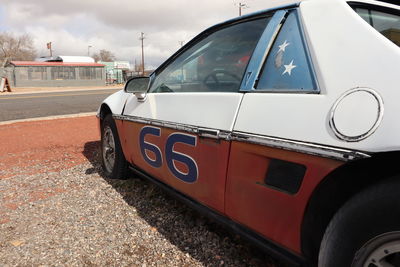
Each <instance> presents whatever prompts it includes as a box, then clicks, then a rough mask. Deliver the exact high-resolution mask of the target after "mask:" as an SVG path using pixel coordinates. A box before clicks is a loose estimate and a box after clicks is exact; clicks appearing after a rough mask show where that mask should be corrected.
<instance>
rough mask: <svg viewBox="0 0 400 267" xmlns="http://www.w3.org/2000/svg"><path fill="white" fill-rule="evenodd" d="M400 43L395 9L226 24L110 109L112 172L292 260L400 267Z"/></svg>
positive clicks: (360, 4)
mask: <svg viewBox="0 0 400 267" xmlns="http://www.w3.org/2000/svg"><path fill="white" fill-rule="evenodd" d="M392 2H393V1H392ZM399 44H400V7H399V6H398V5H394V4H389V3H386V2H385V1H379V2H378V1H372V0H357V1H345V0H305V1H301V2H298V3H295V4H292V5H287V6H279V7H276V8H274V9H269V10H265V11H261V12H257V13H253V14H250V15H246V16H242V17H239V18H235V19H232V20H230V21H227V22H224V23H221V24H218V25H215V26H213V27H211V28H209V29H207V30H206V31H204V32H203V33H201V34H199V35H198V36H197V37H195V38H194V39H193V40H192V41H191V42H189V43H188V44H187V45H186V46H184V47H183V48H182V49H180V50H179V51H178V52H177V53H175V54H174V55H173V56H172V57H171V58H169V59H168V60H167V61H166V62H165V63H164V64H162V65H161V66H160V67H159V68H158V69H157V70H156V71H155V72H154V73H153V74H152V75H151V76H150V77H149V78H145V77H142V78H135V79H132V80H130V81H128V82H127V84H126V86H125V89H124V90H122V91H120V92H117V93H115V94H113V95H111V96H110V97H108V98H107V99H106V100H105V101H104V102H103V103H102V104H101V106H100V108H99V112H98V118H99V125H100V127H101V136H102V158H103V167H104V174H105V176H107V177H109V178H119V179H121V178H125V177H126V173H127V170H128V169H129V168H130V169H133V170H135V171H136V172H137V173H139V174H141V175H142V176H143V177H146V178H148V179H150V180H151V181H153V182H155V183H157V184H158V185H160V186H162V187H163V188H165V189H166V190H167V191H169V192H171V193H173V194H174V195H176V196H177V197H179V198H180V199H182V200H184V201H186V202H187V203H189V204H191V205H192V206H193V207H195V208H197V209H199V210H201V211H203V212H205V213H207V214H208V215H210V216H212V217H213V218H214V219H216V220H218V221H220V222H222V223H225V224H226V225H227V226H228V227H230V228H232V229H234V230H236V231H238V232H239V233H241V234H242V235H244V236H245V237H247V238H249V239H250V240H252V241H254V242H256V243H257V244H258V245H260V246H261V247H263V248H264V249H266V250H268V251H270V253H272V255H274V256H276V257H280V258H283V259H285V260H287V261H288V262H289V263H293V264H303V265H304V266H316V265H318V266H321V267H337V266H363V267H371V266H400V164H399V161H400V123H399V116H400V48H399Z"/></svg>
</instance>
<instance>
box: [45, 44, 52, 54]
mask: <svg viewBox="0 0 400 267" xmlns="http://www.w3.org/2000/svg"><path fill="white" fill-rule="evenodd" d="M46 45H47V49H49V50H50V57H52V56H53V51H52V50H51V42H48V43H47V44H46Z"/></svg>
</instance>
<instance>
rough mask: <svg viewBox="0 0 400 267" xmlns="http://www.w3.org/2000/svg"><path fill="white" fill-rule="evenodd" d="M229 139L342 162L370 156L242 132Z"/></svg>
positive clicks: (233, 134) (235, 133)
mask: <svg viewBox="0 0 400 267" xmlns="http://www.w3.org/2000/svg"><path fill="white" fill-rule="evenodd" d="M231 138H232V140H235V141H240V142H247V143H252V144H258V145H264V146H269V147H273V148H280V149H285V150H290V151H295V152H300V153H305V154H310V155H316V156H321V157H325V158H331V159H337V160H342V161H351V160H355V159H360V158H369V157H370V155H368V154H366V153H363V152H359V151H353V150H348V149H342V148H335V147H330V146H324V145H318V144H313V143H306V142H300V141H294V140H288V139H282V138H277V137H270V136H259V135H253V134H248V133H242V132H233V133H232V135H231Z"/></svg>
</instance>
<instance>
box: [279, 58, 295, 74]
mask: <svg viewBox="0 0 400 267" xmlns="http://www.w3.org/2000/svg"><path fill="white" fill-rule="evenodd" d="M284 66H285V71H284V72H283V73H282V75H284V74H285V73H289V75H292V69H294V68H296V67H297V66H296V65H293V60H292V62H290V64H289V65H284Z"/></svg>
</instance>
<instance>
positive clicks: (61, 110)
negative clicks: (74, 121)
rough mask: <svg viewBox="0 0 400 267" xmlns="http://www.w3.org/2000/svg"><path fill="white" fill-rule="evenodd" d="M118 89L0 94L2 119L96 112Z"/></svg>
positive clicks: (0, 117) (0, 115) (0, 114)
mask: <svg viewBox="0 0 400 267" xmlns="http://www.w3.org/2000/svg"><path fill="white" fill-rule="evenodd" d="M116 91H118V89H104V90H88V91H67V92H51V93H36V94H22V95H3V96H2V95H0V121H9V120H18V119H27V118H37V117H45V116H53V115H66V114H76V113H82V112H94V111H96V110H97V108H98V107H99V104H100V103H101V101H103V100H104V99H105V98H106V97H107V96H108V95H110V94H112V93H114V92H116Z"/></svg>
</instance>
